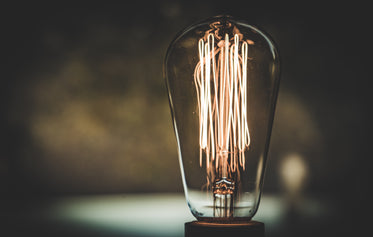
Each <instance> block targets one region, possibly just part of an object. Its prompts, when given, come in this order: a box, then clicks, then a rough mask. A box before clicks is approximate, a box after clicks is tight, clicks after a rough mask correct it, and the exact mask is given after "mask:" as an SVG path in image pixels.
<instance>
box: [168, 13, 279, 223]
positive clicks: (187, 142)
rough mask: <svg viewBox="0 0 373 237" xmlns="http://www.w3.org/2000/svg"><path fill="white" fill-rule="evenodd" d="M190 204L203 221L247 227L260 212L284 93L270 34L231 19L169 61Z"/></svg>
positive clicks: (179, 41) (203, 29)
mask: <svg viewBox="0 0 373 237" xmlns="http://www.w3.org/2000/svg"><path fill="white" fill-rule="evenodd" d="M164 76H165V79H166V83H167V88H168V95H169V102H170V108H171V114H172V119H173V125H174V129H175V134H176V139H177V144H178V151H179V155H178V156H179V163H180V169H181V174H182V181H183V186H184V191H185V196H186V200H187V203H188V206H189V208H190V210H191V212H192V214H193V215H194V216H195V217H196V218H197V219H198V220H202V221H209V222H235V221H248V220H251V218H252V217H253V216H254V214H255V212H256V211H257V209H258V204H259V201H260V196H261V189H262V185H263V177H264V169H265V165H266V160H267V153H268V147H269V141H270V134H271V127H272V122H273V116H274V111H275V104H276V99H277V92H278V86H279V56H278V53H277V50H276V48H275V46H274V44H273V42H272V40H271V39H270V37H269V36H268V35H266V34H265V33H264V32H263V31H261V30H259V29H258V28H256V27H254V26H251V25H248V24H246V23H244V22H241V21H237V20H235V19H234V18H232V17H230V16H218V17H213V18H209V19H207V20H205V21H202V22H199V23H197V24H194V25H192V26H190V27H188V28H186V29H185V30H183V31H182V32H181V33H179V34H178V35H177V36H176V37H175V39H174V40H173V41H172V43H171V44H170V46H169V48H168V51H167V54H166V58H165V62H164Z"/></svg>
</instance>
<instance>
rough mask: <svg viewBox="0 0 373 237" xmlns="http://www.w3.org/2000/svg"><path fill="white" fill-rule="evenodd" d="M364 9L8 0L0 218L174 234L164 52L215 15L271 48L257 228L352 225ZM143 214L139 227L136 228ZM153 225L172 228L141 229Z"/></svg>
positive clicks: (84, 231)
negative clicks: (241, 23)
mask: <svg viewBox="0 0 373 237" xmlns="http://www.w3.org/2000/svg"><path fill="white" fill-rule="evenodd" d="M365 9H366V8H365V7H364V6H361V5H358V4H357V3H356V4H355V5H354V6H352V5H348V4H347V2H346V3H338V5H332V4H330V5H325V3H324V4H317V3H315V2H312V3H311V2H310V3H307V4H304V3H302V4H300V3H298V5H290V4H289V5H286V4H284V3H283V2H281V3H280V2H278V3H276V4H270V3H269V2H266V3H263V4H260V3H259V4H258V3H257V2H251V1H245V2H235V1H229V4H227V1H221V0H215V1H210V0H209V1H194V0H190V1H153V2H151V3H149V2H141V1H135V2H133V3H127V2H125V3H122V4H118V5H111V4H97V5H96V4H92V3H90V4H73V5H67V4H65V3H64V4H60V5H58V4H50V5H36V4H26V5H6V6H4V7H3V9H2V10H3V11H4V14H2V24H3V27H2V29H1V31H2V33H3V34H2V41H3V43H2V46H3V47H2V48H3V49H2V57H3V61H4V62H3V63H2V76H1V81H2V85H1V102H0V103H1V108H2V109H1V118H0V119H1V123H0V127H1V137H0V138H1V147H2V148H1V153H0V187H1V189H0V194H1V197H0V199H1V200H0V201H1V204H0V208H1V211H0V212H1V214H0V217H1V219H2V220H3V221H2V224H3V225H4V226H3V227H2V228H1V230H0V233H1V232H3V233H4V234H8V235H2V236H17V235H16V234H15V233H17V234H19V235H22V234H23V232H22V231H34V232H35V233H38V234H40V235H41V236H48V234H52V233H53V234H54V236H57V235H56V233H59V234H61V236H62V234H66V233H68V234H69V235H70V236H75V235H74V234H75V233H79V236H109V233H111V234H112V235H115V236H156V235H157V234H156V233H159V236H161V235H163V236H165V234H164V233H169V235H170V236H171V235H175V236H176V235H179V236H182V231H183V230H182V228H183V223H184V222H185V221H188V220H192V219H193V217H191V215H190V214H189V211H188V210H187V207H186V204H185V201H184V198H183V194H182V191H183V190H182V183H181V178H180V170H179V165H178V159H177V146H176V140H175V136H174V132H173V128H172V123H171V116H170V112H169V105H168V99H167V94H166V88H165V82H164V78H163V75H162V63H163V60H164V57H165V53H166V50H167V47H168V45H169V43H170V42H171V40H172V39H173V37H174V36H175V35H176V34H177V33H178V32H179V31H180V30H182V29H184V28H185V27H187V26H189V25H190V24H192V23H195V22H196V21H199V20H202V19H204V18H207V17H210V16H214V15H219V14H230V15H232V16H234V17H236V18H237V19H242V20H245V21H247V22H248V23H250V24H252V25H255V26H258V27H259V28H261V29H264V30H265V31H266V32H267V33H269V34H270V35H271V36H272V38H273V40H274V41H275V42H276V44H277V46H278V49H279V52H280V56H281V71H282V74H281V85H280V91H279V98H278V103H277V110H276V115H275V120H274V127H273V131H272V138H271V145H270V153H269V160H268V163H267V164H268V166H267V170H266V176H265V183H264V191H263V193H264V196H263V200H262V203H261V205H260V208H259V212H258V215H257V218H256V219H258V220H260V221H263V222H265V223H266V226H267V227H266V230H267V236H285V235H286V236H301V235H302V236H311V234H312V236H314V235H315V234H316V235H320V236H323V235H331V234H332V233H333V234H335V233H338V234H340V235H344V234H345V235H346V236H347V235H348V233H352V232H355V231H356V230H357V229H360V228H361V226H360V224H359V223H360V221H361V220H362V219H363V218H361V217H362V215H363V213H364V212H363V210H365V208H366V206H365V204H364V203H365V198H364V197H365V196H366V193H367V192H368V191H369V190H366V191H365V189H366V188H368V187H370V186H371V185H369V186H368V185H367V184H366V181H367V180H369V178H368V173H369V170H368V169H369V166H368V165H366V164H365V162H367V161H366V160H367V159H369V155H367V154H368V153H367V149H366V148H365V147H366V146H368V141H369V140H368V139H370V137H368V132H367V128H369V127H370V126H369V125H368V123H369V122H370V121H369V120H368V109H369V108H370V107H369V105H368V102H369V99H368V88H369V86H368V85H369V79H370V78H368V76H367V68H368V58H369V56H370V55H369V54H368V53H367V51H366V50H367V49H366V47H365V45H367V43H368V42H367V40H366V39H365V36H364V33H363V32H364V30H366V29H367V28H366V26H365V24H366V23H367V22H368V17H367V16H368V14H366V13H367V10H365ZM367 156H368V157H367ZM56 200H59V201H56ZM170 203H171V204H170ZM108 205H109V206H108ZM116 205H117V206H116ZM162 205H163V206H162ZM366 205H367V204H366ZM117 207H118V208H117ZM120 207H121V208H123V209H121V208H120ZM79 208H81V209H79ZM126 208H127V209H126ZM137 208H138V209H137ZM171 209H173V210H178V213H179V214H180V213H181V214H180V215H179V216H178V218H179V219H177V218H176V217H174V220H178V221H179V222H178V223H177V224H175V225H177V228H176V227H175V229H172V228H171V227H169V226H171V224H172V223H174V222H175V221H174V222H172V221H171V220H170V218H171V217H172V215H171V217H170V216H169V217H167V216H166V217H164V219H162V220H163V221H164V222H165V223H160V224H159V223H158V224H157V223H156V224H154V223H153V222H152V221H151V220H154V219H157V216H158V215H160V213H162V212H164V211H166V212H167V211H168V212H169V213H171V212H172V210H171ZM108 210H109V211H108ZM110 210H112V211H114V212H115V210H117V212H115V213H114V214H113V212H110ZM121 210H122V211H121ZM109 212H110V213H111V214H108V213H109ZM105 213H106V214H105ZM92 216H101V217H102V218H101V219H100V218H98V219H94V221H93V222H92V220H91V219H89V218H90V217H92ZM105 216H106V219H105ZM130 216H132V217H133V216H136V218H137V219H136V218H135V219H134V220H133V219H132V220H133V221H132V222H131V221H129V219H131V218H129V217H130ZM74 218H75V219H74ZM84 218H86V219H84ZM126 218H128V219H126ZM78 219H79V220H78ZM171 219H172V218H171ZM356 219H359V222H357V221H355V220H356ZM124 220H127V222H126V223H127V226H126V224H125V223H123V222H121V221H124ZM144 220H147V222H146V223H150V224H149V225H150V226H148V227H146V225H145V227H144V228H137V229H136V228H135V229H133V228H134V226H135V227H136V223H137V225H138V224H139V223H141V222H143V221H144ZM90 221H91V222H90ZM100 221H101V222H100ZM46 223H49V224H46ZM51 223H52V224H51ZM81 223H86V224H87V223H88V224H87V225H84V224H81ZM100 223H101V224H102V223H109V225H107V226H105V225H103V226H102V227H101V225H100ZM110 223H111V224H112V225H113V224H115V225H117V226H114V227H113V226H112V225H110ZM128 223H130V224H128ZM151 223H153V225H151ZM162 224H164V226H165V227H164V228H170V230H169V231H168V232H167V231H165V229H163V230H162V229H160V230H159V231H160V232H157V231H155V232H154V231H151V230H153V228H156V226H158V227H159V226H162ZM5 227H6V228H5ZM19 227H23V228H19ZM127 227H128V228H127ZM131 228H132V229H131ZM147 228H148V229H147ZM112 230H115V231H112ZM311 230H312V232H310V231H311ZM14 231H15V232H14ZM110 231H111V232H110ZM144 231H145V232H144ZM146 231H148V232H146ZM162 231H163V232H162ZM172 231H174V232H172ZM43 233H45V235H43ZM110 236H111V235H110Z"/></svg>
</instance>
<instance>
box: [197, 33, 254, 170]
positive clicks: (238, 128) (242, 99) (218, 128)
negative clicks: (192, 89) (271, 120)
mask: <svg viewBox="0 0 373 237" xmlns="http://www.w3.org/2000/svg"><path fill="white" fill-rule="evenodd" d="M239 43H240V41H239V36H238V35H237V34H235V36H234V43H233V44H232V45H230V42H229V37H228V34H226V35H225V39H224V40H221V41H220V42H218V44H217V45H215V40H214V35H213V34H209V35H208V37H207V42H205V41H204V40H203V39H200V40H199V42H198V49H199V59H200V61H199V63H198V64H197V66H196V68H195V71H194V81H195V85H196V90H197V97H198V108H199V111H198V112H199V145H200V166H202V151H203V150H204V151H205V153H206V166H207V169H209V165H210V162H213V161H214V162H215V166H216V169H218V168H219V159H225V160H224V161H222V164H223V165H224V166H227V167H223V168H222V167H220V169H223V172H229V171H228V169H230V171H235V170H236V168H237V165H238V164H239V165H240V166H241V167H243V169H244V167H245V155H244V151H245V150H247V149H248V148H249V145H250V134H249V128H248V124H247V90H248V88H247V84H248V81H247V58H248V44H247V42H243V43H242V46H241V50H239V48H240V45H239ZM229 156H230V159H229V164H227V162H228V157H229Z"/></svg>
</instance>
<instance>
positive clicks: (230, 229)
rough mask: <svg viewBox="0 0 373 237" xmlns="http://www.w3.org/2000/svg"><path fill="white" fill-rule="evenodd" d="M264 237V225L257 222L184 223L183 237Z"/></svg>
mask: <svg viewBox="0 0 373 237" xmlns="http://www.w3.org/2000/svg"><path fill="white" fill-rule="evenodd" d="M200 236H201V237H202V236H203V237H205V236H214V237H223V236H224V237H227V236H235V237H241V236H242V237H243V236H245V237H247V236H250V237H264V223H262V222H258V221H248V222H238V223H229V224H220V223H209V222H204V221H192V222H187V223H185V237H200Z"/></svg>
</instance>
